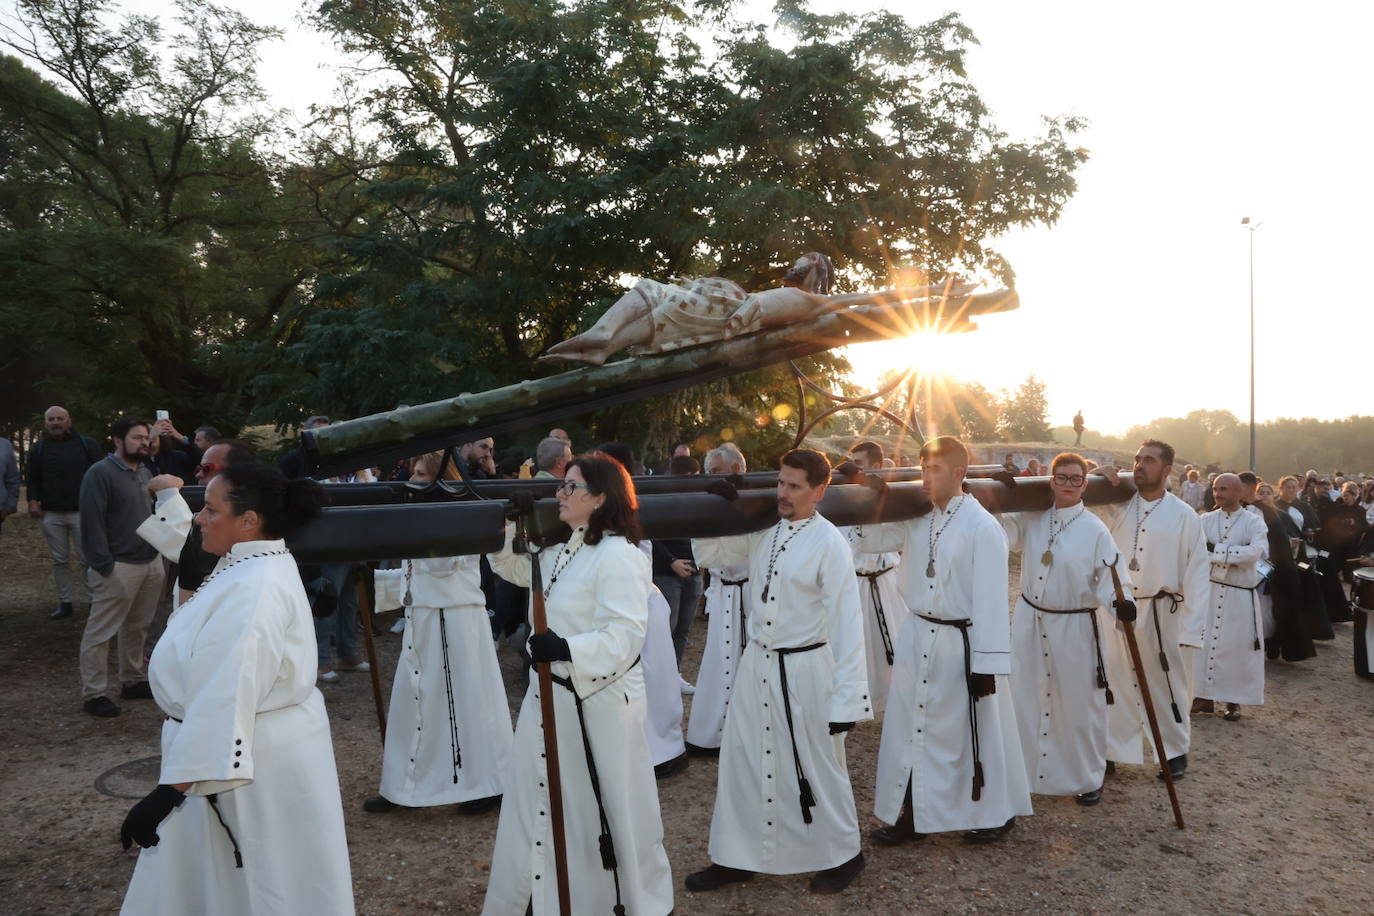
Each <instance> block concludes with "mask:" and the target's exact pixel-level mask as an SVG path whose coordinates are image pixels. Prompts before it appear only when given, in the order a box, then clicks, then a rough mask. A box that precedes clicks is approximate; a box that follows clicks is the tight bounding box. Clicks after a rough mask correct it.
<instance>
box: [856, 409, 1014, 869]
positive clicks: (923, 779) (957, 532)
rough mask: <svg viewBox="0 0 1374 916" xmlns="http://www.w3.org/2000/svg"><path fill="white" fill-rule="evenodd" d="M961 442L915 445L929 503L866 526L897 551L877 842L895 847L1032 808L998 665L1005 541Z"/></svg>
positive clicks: (1002, 653) (978, 832)
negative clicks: (904, 517) (903, 609)
mask: <svg viewBox="0 0 1374 916" xmlns="http://www.w3.org/2000/svg"><path fill="white" fill-rule="evenodd" d="M968 463H969V455H968V449H966V448H965V447H964V444H963V443H962V442H960V441H959V440H958V439H954V438H952V437H949V436H940V437H938V438H935V439H932V440H930V441H929V442H927V443H926V444H925V446H924V447H923V448H922V449H921V479H922V484H923V486H924V487H925V489H926V492H927V493H929V494H930V498H931V501H932V502H933V503H934V506H933V508H932V509H931V511H930V512H929V513H927V514H926V515H924V516H922V517H920V518H917V519H913V520H911V521H908V522H896V523H890V524H886V525H865V526H864V528H863V532H862V534H861V537H860V540H861V541H862V542H863V543H864V544H865V545H867V546H868V549H869V550H872V551H887V550H900V551H901V552H902V565H901V566H900V567H899V573H898V574H899V575H900V580H899V581H900V583H901V590H902V599H903V600H904V601H905V602H906V606H907V610H908V612H909V613H908V614H907V616H906V619H905V620H903V621H902V625H901V628H900V629H899V631H898V634H897V645H896V664H895V666H894V667H893V671H892V687H891V690H890V691H889V693H888V698H887V712H886V714H885V715H884V717H883V739H882V744H881V745H880V746H879V748H878V777H877V784H876V786H875V787H874V799H873V813H874V814H875V815H876V816H877V817H878V819H879V820H880V821H883V822H884V823H885V824H888V825H889V826H887V827H880V828H878V829H877V830H875V831H873V833H872V837H873V839H874V841H875V842H877V843H880V844H882V845H884V846H897V845H900V844H902V843H908V842H914V841H917V840H920V839H922V838H924V836H925V835H926V834H929V833H940V832H944V831H950V830H966V831H969V832H968V834H966V838H967V839H968V840H969V841H970V842H977V843H983V842H990V841H994V840H997V839H1000V838H1001V837H1003V836H1005V835H1006V833H1007V832H1009V831H1010V830H1011V829H1012V828H1013V826H1014V825H1015V823H1016V818H1017V817H1018V816H1021V815H1027V814H1030V813H1031V803H1030V793H1029V791H1028V790H1027V787H1026V768H1025V765H1024V763H1023V761H1022V758H1021V742H1020V739H1019V738H1018V736H1017V732H1016V724H1015V723H1016V719H1015V714H1014V712H1013V710H1012V701H1011V695H1010V690H1009V688H1008V684H1007V675H1008V674H1010V673H1011V645H1010V641H1011V634H1010V625H1009V621H1008V616H1007V539H1006V536H1005V535H1004V534H1003V533H1002V527H1001V525H1000V524H998V522H997V520H996V519H995V518H993V517H992V515H991V513H989V512H988V511H987V510H986V509H984V508H983V507H982V506H981V505H979V503H978V501H977V500H976V499H974V498H973V497H972V496H969V495H968V494H966V493H964V492H963V481H964V474H965V472H966V471H967V470H968Z"/></svg>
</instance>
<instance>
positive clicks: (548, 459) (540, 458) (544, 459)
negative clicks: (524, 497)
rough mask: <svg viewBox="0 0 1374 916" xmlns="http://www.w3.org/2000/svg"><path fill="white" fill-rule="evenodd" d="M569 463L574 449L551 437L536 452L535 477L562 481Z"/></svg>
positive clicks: (541, 443) (561, 440)
mask: <svg viewBox="0 0 1374 916" xmlns="http://www.w3.org/2000/svg"><path fill="white" fill-rule="evenodd" d="M569 461H572V447H571V446H570V445H568V443H567V442H566V441H565V440H563V439H558V438H556V437H554V436H550V437H549V438H547V439H545V440H544V441H542V442H540V443H539V445H538V446H537V447H536V448H535V450H534V466H535V469H536V470H535V473H534V476H535V477H556V478H558V479H559V480H562V479H563V475H564V474H565V473H566V472H567V469H568V462H569Z"/></svg>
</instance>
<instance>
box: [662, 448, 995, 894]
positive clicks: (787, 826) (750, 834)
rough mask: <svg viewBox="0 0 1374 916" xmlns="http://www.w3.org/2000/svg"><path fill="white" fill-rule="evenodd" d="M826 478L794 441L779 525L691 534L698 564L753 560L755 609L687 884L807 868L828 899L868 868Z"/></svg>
mask: <svg viewBox="0 0 1374 916" xmlns="http://www.w3.org/2000/svg"><path fill="white" fill-rule="evenodd" d="M829 483H830V462H828V461H826V459H825V456H824V455H822V454H821V453H820V452H818V451H815V450H813V449H807V448H801V449H793V450H792V451H790V452H788V453H787V454H785V455H783V457H782V466H781V468H780V469H779V471H778V488H777V497H778V516H779V518H778V522H777V524H775V525H773V526H772V527H771V528H767V529H765V530H763V531H756V532H754V533H753V534H747V535H742V536H739V537H729V538H712V539H709V540H694V541H693V542H692V549H693V551H694V552H695V554H696V556H697V558H698V560H699V562H701V563H703V564H705V565H707V566H712V567H721V566H728V565H731V564H734V563H738V562H741V561H743V560H748V562H749V568H750V572H749V578H750V581H749V593H750V599H751V602H752V607H753V608H754V611H753V613H751V614H750V615H749V619H748V620H747V621H746V624H745V625H746V626H747V627H748V631H749V645H748V647H747V648H746V649H745V650H744V658H743V659H742V661H741V662H740V667H739V671H738V672H737V673H736V676H735V682H734V689H733V690H732V691H731V696H730V714H729V715H728V716H726V718H725V740H724V743H723V744H722V746H721V752H720V770H719V776H718V785H717V789H716V804H715V810H714V812H713V813H712V815H711V842H710V857H711V864H710V865H709V866H708V867H707V868H705V869H703V870H701V871H699V872H695V873H694V874H691V875H688V876H687V881H686V886H687V890H689V891H695V892H701V891H711V890H715V889H717V888H720V887H724V886H725V885H727V884H734V883H737V882H740V881H748V880H751V879H752V878H753V877H754V875H755V874H757V873H759V872H763V873H766V874H774V875H789V874H797V873H799V872H816V874H815V875H814V876H813V877H812V879H811V883H810V887H811V890H812V891H813V892H815V893H824V894H833V893H839V892H840V891H842V890H844V889H845V888H846V887H848V886H849V884H850V882H852V881H853V880H854V878H856V877H857V876H858V874H859V873H860V872H861V871H863V867H864V857H863V852H862V850H861V848H860V838H859V823H858V817H857V814H856V812H855V810H854V791H853V788H852V787H851V786H850V782H849V771H848V770H847V769H846V767H845V755H844V738H845V733H846V732H848V731H849V730H850V729H852V728H853V727H854V723H855V722H858V721H860V720H864V719H871V718H873V708H872V704H871V703H870V702H869V699H868V682H867V679H866V677H865V675H864V660H863V623H862V622H861V621H860V620H859V590H858V587H857V586H856V585H855V582H854V565H853V555H852V554H851V552H850V549H849V545H848V544H847V543H846V542H845V539H844V537H843V536H842V535H841V534H840V532H839V531H838V530H837V529H836V528H835V526H834V525H832V524H831V523H830V522H829V521H827V520H826V519H825V518H823V517H821V515H820V514H819V513H818V512H817V511H816V504H817V503H819V502H820V500H821V497H822V496H824V495H825V489H826V486H827V485H828V484H829ZM1004 562H1005V561H1004ZM1003 587H1004V588H1005V582H1004V583H1003ZM1005 613H1006V611H1005V605H1004V610H1003V614H1005Z"/></svg>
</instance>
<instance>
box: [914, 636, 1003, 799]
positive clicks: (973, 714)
mask: <svg viewBox="0 0 1374 916" xmlns="http://www.w3.org/2000/svg"><path fill="white" fill-rule="evenodd" d="M916 616H917V617H919V618H921V619H922V620H924V621H926V622H927V623H938V624H941V625H943V626H947V627H954V628H955V629H957V630H958V631H959V635H960V636H961V637H963V640H964V686H965V688H966V689H967V687H968V685H969V683H970V682H971V681H972V680H973V646H972V644H971V643H970V642H969V636H968V631H969V627H971V626H973V621H972V620H969V619H967V618H962V619H959V620H946V619H944V618H941V617H927V616H926V615H925V614H919V613H918V614H917V615H916ZM968 729H969V744H970V745H971V747H972V750H973V800H974V801H978V800H979V799H981V798H982V797H983V786H985V785H987V783H986V782H985V781H984V779H983V754H982V750H981V748H980V747H979V744H978V701H977V700H975V699H974V698H973V694H972V693H970V694H969V697H968Z"/></svg>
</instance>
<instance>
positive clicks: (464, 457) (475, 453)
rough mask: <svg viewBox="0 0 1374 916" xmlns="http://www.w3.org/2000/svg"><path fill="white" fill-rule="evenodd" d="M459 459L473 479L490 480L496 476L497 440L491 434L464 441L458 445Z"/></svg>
mask: <svg viewBox="0 0 1374 916" xmlns="http://www.w3.org/2000/svg"><path fill="white" fill-rule="evenodd" d="M458 460H459V461H463V462H466V464H465V467H466V468H467V470H468V474H469V475H470V476H471V477H472V479H473V480H490V479H491V478H493V477H495V476H496V441H495V440H494V439H492V437H491V436H487V437H486V438H485V439H477V440H475V441H472V442H464V443H463V444H462V445H460V446H458Z"/></svg>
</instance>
